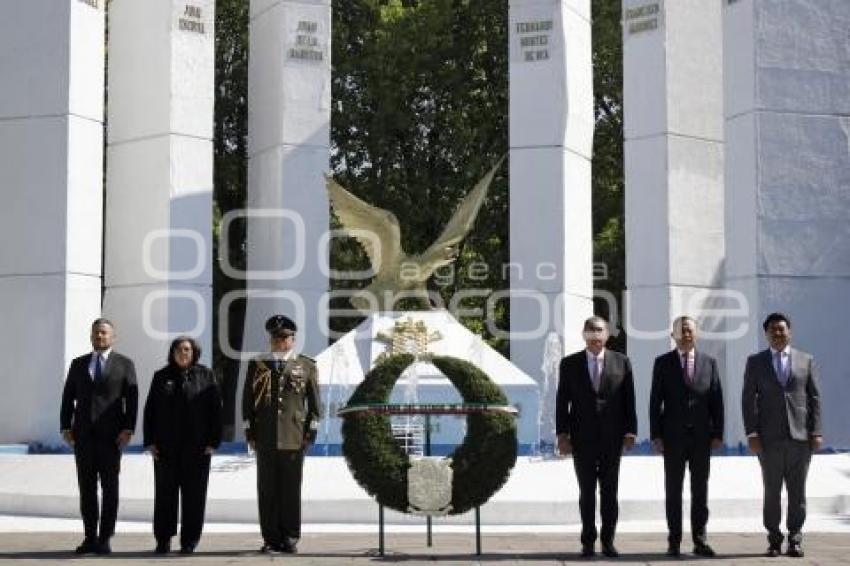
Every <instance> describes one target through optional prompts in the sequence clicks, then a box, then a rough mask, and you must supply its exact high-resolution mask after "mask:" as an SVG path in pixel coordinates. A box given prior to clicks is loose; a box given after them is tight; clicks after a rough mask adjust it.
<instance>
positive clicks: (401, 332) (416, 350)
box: [376, 317, 443, 362]
mask: <svg viewBox="0 0 850 566" xmlns="http://www.w3.org/2000/svg"><path fill="white" fill-rule="evenodd" d="M442 338H443V335H442V334H440V332H439V331H438V330H434V331H429V330H428V326H427V325H426V324H425V323H424V322H423V321H421V320H413V318H411V317H408V318H407V319H406V320H399V321H396V323H395V325H394V326H393V329H392V331H391V332H379V333H378V340H380V341H381V342H385V343H387V344H389V348H387V350H386V351H385V352H383V353H382V354H381V355H379V356H378V359H377V360H376V361H378V362H380V361H381V360H382V359H384V358H385V357H388V356H394V355H396V354H412V355H414V356H416V357H420V356H423V355H426V354H428V353H429V352H428V344H430V343H431V342H436V341H438V340H441V339H442Z"/></svg>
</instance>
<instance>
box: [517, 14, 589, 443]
mask: <svg viewBox="0 0 850 566" xmlns="http://www.w3.org/2000/svg"><path fill="white" fill-rule="evenodd" d="M509 26H510V33H509V42H510V46H509V53H510V152H511V153H510V211H511V212H510V214H511V229H510V230H511V231H510V242H511V244H510V245H511V264H512V266H511V269H510V277H511V293H512V296H511V361H512V362H513V363H514V364H516V365H517V366H518V367H519V368H520V369H522V370H523V371H524V372H525V373H526V374H528V375H529V376H532V377H533V378H535V379H537V380H538V381H539V382H541V383H542V380H543V379H544V373H543V370H542V366H543V362H544V352H545V350H546V339H547V337H548V335H549V334H550V333H553V332H554V333H556V334H557V335H559V336H560V337H561V338H562V340H563V342H564V345H565V348H566V351H567V352H571V351H575V350H577V349H579V348H581V347H583V342H582V341H581V326H582V322H583V321H584V319H586V318H587V317H588V316H590V314H592V310H593V305H592V294H593V280H592V262H593V249H592V248H593V246H592V234H591V232H592V228H591V202H590V156H591V150H592V146H593V77H592V66H591V43H590V1H589V0H555V1H553V0H511V2H510V15H509ZM553 434H554V431H543V433H542V437H543V439H544V440H549V441H551V440H552V439H553Z"/></svg>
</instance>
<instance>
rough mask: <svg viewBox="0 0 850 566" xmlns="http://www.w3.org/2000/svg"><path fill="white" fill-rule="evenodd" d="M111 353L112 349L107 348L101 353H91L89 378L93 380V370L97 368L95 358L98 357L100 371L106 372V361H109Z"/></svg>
mask: <svg viewBox="0 0 850 566" xmlns="http://www.w3.org/2000/svg"><path fill="white" fill-rule="evenodd" d="M111 353H112V348H107V349H106V350H104V351H102V352H98V351H97V350H95V351H93V352H92V353H91V361H89V377H91V378H92V379H94V369H95V367H97V357H98V356H100V370H101V371H105V370H106V360H108V359H109V354H111Z"/></svg>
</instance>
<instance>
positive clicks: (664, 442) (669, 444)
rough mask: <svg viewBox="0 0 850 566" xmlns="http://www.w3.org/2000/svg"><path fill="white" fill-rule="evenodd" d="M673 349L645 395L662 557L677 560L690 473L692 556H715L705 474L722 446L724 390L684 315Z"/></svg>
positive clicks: (675, 327)
mask: <svg viewBox="0 0 850 566" xmlns="http://www.w3.org/2000/svg"><path fill="white" fill-rule="evenodd" d="M672 336H673V340H674V341H675V342H676V348H675V349H673V350H672V351H670V352H667V353H666V354H664V355H662V356H658V357H657V358H655V365H654V367H653V369H652V390H651V392H650V396H649V426H650V438H651V439H652V445H653V447H654V448H655V450H656V451H657V452H662V453H663V454H664V491H665V496H666V503H667V505H666V507H667V530H668V537H667V542H668V545H669V546H668V548H667V555H668V556H673V557H678V556H680V554H681V552H680V545H681V543H682V484H683V482H684V480H685V466H686V465H687V466H688V467H689V469H690V473H691V537H692V538H693V541H694V554H696V555H699V556H714V550H713V549H712V548H711V547H710V546H709V545H708V543H707V542H706V535H705V525H706V523H707V522H708V474H709V462H710V456H711V450H712V449H714V450H716V449H718V448H720V447H721V446H722V445H723V390H722V389H721V386H720V373H719V372H718V371H717V360H715V359H714V358H713V357H711V356H709V355H708V354H705V353H703V352H698V351H697V350H696V348H695V346H696V339H697V323H696V321H695V320H694V319H692V318H690V317H688V316H682V317H679V318H677V319H676V320H675V321H674V322H673V333H672Z"/></svg>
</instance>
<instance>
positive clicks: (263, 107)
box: [240, 0, 331, 390]
mask: <svg viewBox="0 0 850 566" xmlns="http://www.w3.org/2000/svg"><path fill="white" fill-rule="evenodd" d="M330 33H331V6H330V0H295V1H290V0H286V1H282V0H252V2H251V47H250V65H249V69H248V80H249V83H248V207H247V211H246V212H245V213H246V214H247V216H248V235H247V237H248V273H247V278H248V285H247V289H248V293H249V298H248V301H247V305H246V316H245V334H244V341H243V348H242V349H243V352H244V353H245V354H250V353H251V352H262V351H266V350H267V349H268V336H267V334H266V332H265V330H264V324H265V321H266V319H267V318H268V317H269V316H271V315H272V314H275V313H281V314H285V315H287V316H289V317H290V318H292V319H293V320H294V321H295V322H296V324H297V325H298V345H297V347H298V348H300V349H301V350H302V351H303V352H304V353H305V354H307V355H309V356H315V355H316V354H318V353H319V352H321V351H322V350H324V349H325V348H326V347H327V336H326V335H325V333H324V332H323V331H322V329H323V328H324V327H326V325H327V322H326V320H325V318H326V313H325V312H324V311H323V310H322V309H321V308H320V307H321V304H322V303H321V301H322V297H323V296H324V295H325V293H326V292H327V290H328V276H327V271H326V270H323V266H327V262H328V259H327V246H326V245H325V246H324V248H321V249H320V244H321V242H322V236H324V235H325V233H326V232H327V230H328V228H329V225H328V223H329V209H328V206H329V205H328V198H327V194H326V190H325V183H324V177H323V174H324V173H326V172H327V171H328V168H329V154H330V97H331V67H330V55H331V49H330ZM240 390H241V389H240Z"/></svg>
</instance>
